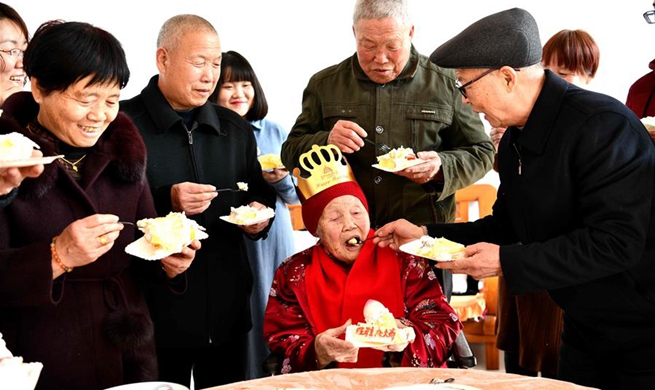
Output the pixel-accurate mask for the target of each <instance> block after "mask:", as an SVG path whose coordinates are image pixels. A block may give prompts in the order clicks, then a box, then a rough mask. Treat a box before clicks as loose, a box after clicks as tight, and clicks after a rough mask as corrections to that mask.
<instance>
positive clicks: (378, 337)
mask: <svg viewBox="0 0 655 390" xmlns="http://www.w3.org/2000/svg"><path fill="white" fill-rule="evenodd" d="M364 319H365V321H366V322H360V323H358V324H357V325H350V326H348V328H346V340H347V341H350V342H352V343H353V344H355V345H358V346H368V347H376V346H385V345H392V344H396V345H397V344H403V343H409V342H412V341H414V337H415V335H414V329H413V328H409V327H408V328H398V325H397V324H396V319H395V318H394V317H393V314H392V313H391V312H389V309H387V308H386V307H385V306H384V305H383V304H382V303H380V302H378V301H376V300H374V299H369V300H368V301H367V302H366V305H364Z"/></svg>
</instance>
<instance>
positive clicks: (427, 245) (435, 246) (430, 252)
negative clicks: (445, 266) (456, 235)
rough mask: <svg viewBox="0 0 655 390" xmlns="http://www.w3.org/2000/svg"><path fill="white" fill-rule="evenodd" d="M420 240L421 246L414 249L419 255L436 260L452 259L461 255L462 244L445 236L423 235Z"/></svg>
mask: <svg viewBox="0 0 655 390" xmlns="http://www.w3.org/2000/svg"><path fill="white" fill-rule="evenodd" d="M420 240H421V246H420V247H419V248H418V249H417V251H416V254H417V255H419V256H422V257H428V258H431V259H437V260H453V259H457V258H459V257H461V256H462V255H463V253H462V252H463V251H464V245H462V244H459V243H457V242H454V241H451V240H449V239H447V238H443V237H439V238H432V237H430V236H423V237H421V239H420Z"/></svg>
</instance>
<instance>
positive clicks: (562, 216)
mask: <svg viewBox="0 0 655 390" xmlns="http://www.w3.org/2000/svg"><path fill="white" fill-rule="evenodd" d="M430 59H431V60H432V61H433V62H435V63H436V64H437V65H440V66H443V67H448V68H455V69H456V74H457V78H458V80H459V81H458V88H459V89H460V92H461V93H462V95H463V101H464V102H465V103H468V104H471V106H472V107H473V110H474V111H476V112H481V113H484V114H485V117H486V119H487V120H488V121H489V122H490V123H491V125H492V126H507V127H508V130H507V132H506V133H505V135H504V136H503V138H502V140H501V141H500V146H499V153H498V158H499V174H500V182H501V184H500V188H499V190H498V200H497V201H496V203H495V205H494V209H493V210H494V211H493V215H492V216H489V217H486V218H484V219H482V220H479V221H476V222H472V223H467V224H449V225H431V226H428V227H427V231H426V228H425V227H418V226H415V225H412V224H409V223H407V221H396V222H392V223H390V224H388V225H387V226H384V227H382V228H381V229H379V230H378V235H381V236H383V235H385V234H389V233H391V232H393V233H394V234H395V240H394V243H393V244H392V245H394V246H397V245H399V244H402V243H404V242H406V241H407V240H409V239H413V238H417V237H420V236H421V235H422V234H425V233H429V234H430V235H431V236H433V237H439V236H445V237H447V238H449V239H451V240H455V241H458V242H461V243H464V244H467V245H469V246H468V247H467V248H466V255H467V256H468V257H467V258H465V259H462V260H457V261H453V262H444V263H438V267H439V268H442V269H450V270H452V271H454V272H458V273H466V274H469V275H471V276H473V277H475V278H484V277H489V276H495V275H503V276H504V278H505V282H506V284H507V286H508V289H509V290H510V292H511V293H513V294H523V293H528V292H534V291H541V290H547V291H548V293H549V294H550V296H551V297H552V298H553V300H554V301H555V302H556V303H557V304H558V305H559V306H560V307H561V308H562V309H563V310H564V313H565V314H564V332H563V334H562V345H561V348H560V363H559V372H558V377H559V378H560V379H562V380H567V381H571V382H575V383H579V384H582V385H586V386H593V387H599V388H603V389H630V390H634V389H651V388H652V387H653V384H654V383H655V219H654V218H653V214H654V211H655V208H654V207H655V196H654V191H653V189H654V181H655V147H654V146H653V142H652V141H651V140H650V138H649V136H648V133H647V132H646V130H645V129H644V127H643V125H642V124H641V122H640V121H639V119H638V118H637V117H636V116H635V115H634V113H632V112H631V111H630V110H629V109H628V108H627V107H625V106H624V105H623V104H621V103H620V102H618V101H617V100H615V99H613V98H611V97H608V96H605V95H602V94H599V93H594V92H590V91H586V90H583V89H580V88H577V87H575V86H574V85H572V84H569V83H567V82H566V81H565V80H563V79H561V78H559V77H557V76H556V75H555V74H554V73H552V72H550V71H548V70H544V69H543V68H542V67H541V65H540V59H541V43H540V40H539V32H538V29H537V24H536V22H535V20H534V18H533V17H532V16H531V15H530V14H529V13H528V12H526V11H525V10H522V9H518V8H514V9H510V10H507V11H503V12H500V13H497V14H493V15H490V16H488V17H486V18H483V19H481V20H479V21H478V22H476V23H474V24H472V25H471V26H469V27H468V28H466V29H465V30H464V31H462V32H461V33H460V34H458V35H457V36H455V37H454V38H452V39H451V40H449V41H448V42H446V43H444V44H443V45H441V46H440V47H439V48H437V50H435V51H434V53H432V55H431V57H430ZM387 244H388V242H382V243H381V245H387Z"/></svg>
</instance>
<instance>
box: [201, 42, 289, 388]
mask: <svg viewBox="0 0 655 390" xmlns="http://www.w3.org/2000/svg"><path fill="white" fill-rule="evenodd" d="M209 100H210V101H212V102H214V103H217V104H218V105H220V106H223V107H225V108H229V109H230V110H232V111H234V112H236V113H237V114H239V115H241V117H242V118H243V119H245V120H247V121H248V122H249V123H250V125H251V126H252V129H253V131H254V133H255V139H257V148H258V154H259V156H260V157H261V156H263V155H274V156H276V157H277V158H278V159H279V157H280V149H281V147H282V143H283V142H284V141H285V140H286V138H287V135H288V134H289V133H288V131H286V130H285V129H284V128H283V127H282V126H280V125H279V124H277V123H275V122H273V121H270V120H268V119H265V117H266V115H267V114H268V102H267V100H266V95H264V89H263V88H262V86H261V83H260V82H259V79H258V78H257V75H256V74H255V71H254V70H253V68H252V66H251V65H250V63H249V62H248V60H247V59H246V58H245V57H243V56H242V55H241V54H239V53H237V52H235V51H228V52H225V53H223V60H222V61H221V77H220V79H219V80H218V85H217V86H216V90H215V91H214V93H213V94H212V97H211V98H210V99H209ZM262 176H263V177H264V180H266V182H267V183H268V184H270V186H271V187H273V189H274V190H275V193H276V194H277V198H276V201H275V215H276V217H275V222H274V223H273V224H272V225H271V228H270V230H269V231H268V237H267V238H266V239H265V240H257V241H253V240H246V252H248V260H249V261H250V267H251V268H252V271H253V277H254V284H253V292H252V295H251V297H250V305H251V311H252V317H253V324H252V329H251V330H250V332H249V333H248V367H247V377H248V379H254V378H260V377H262V376H264V371H263V370H262V362H263V361H264V359H266V357H267V356H268V354H269V353H270V351H269V350H268V346H267V345H266V341H265V340H264V312H265V311H266V303H267V302H268V293H269V291H270V289H271V282H273V275H274V274H275V270H276V269H277V267H278V266H279V265H280V264H281V263H282V261H283V260H284V259H286V258H288V257H289V256H291V255H292V254H293V253H294V252H295V250H294V249H295V244H294V239H293V226H292V225H291V216H290V215H289V209H288V208H287V204H297V203H299V200H298V195H297V194H296V188H295V186H294V183H293V180H292V176H291V175H289V171H288V170H287V169H286V168H284V167H273V168H269V169H263V170H262Z"/></svg>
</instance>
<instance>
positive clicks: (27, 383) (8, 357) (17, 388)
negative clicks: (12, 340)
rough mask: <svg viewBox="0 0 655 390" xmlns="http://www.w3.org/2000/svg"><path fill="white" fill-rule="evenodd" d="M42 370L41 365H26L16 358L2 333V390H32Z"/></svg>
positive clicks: (0, 370) (0, 337)
mask: <svg viewBox="0 0 655 390" xmlns="http://www.w3.org/2000/svg"><path fill="white" fill-rule="evenodd" d="M42 369H43V364H41V363H38V362H37V363H24V362H23V358H22V357H20V356H14V355H13V354H12V353H11V351H9V349H8V348H7V344H6V343H5V340H4V339H3V338H2V333H0V389H12V390H32V389H34V387H35V386H36V382H37V381H38V379H39V375H40V374H41V370H42Z"/></svg>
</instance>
